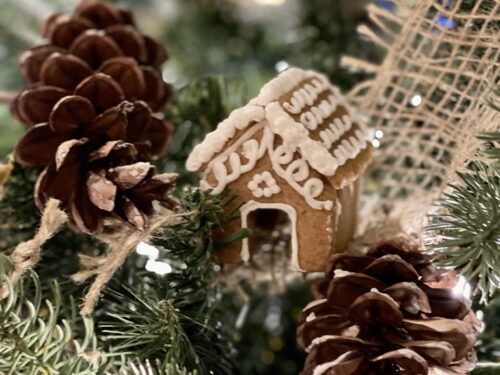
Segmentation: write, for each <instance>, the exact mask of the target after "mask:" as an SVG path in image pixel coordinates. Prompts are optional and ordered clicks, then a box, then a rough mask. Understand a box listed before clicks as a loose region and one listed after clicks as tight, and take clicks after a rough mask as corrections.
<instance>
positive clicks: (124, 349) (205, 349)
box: [97, 189, 234, 375]
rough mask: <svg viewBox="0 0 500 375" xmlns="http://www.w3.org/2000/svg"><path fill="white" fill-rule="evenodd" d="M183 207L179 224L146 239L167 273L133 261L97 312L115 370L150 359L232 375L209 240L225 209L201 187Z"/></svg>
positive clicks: (188, 196) (186, 198)
mask: <svg viewBox="0 0 500 375" xmlns="http://www.w3.org/2000/svg"><path fill="white" fill-rule="evenodd" d="M181 206H182V207H183V208H184V210H185V213H184V214H183V215H182V220H180V221H179V222H178V223H177V224H174V225H172V226H169V227H166V228H164V229H163V230H162V231H160V232H159V233H157V234H156V235H155V237H154V238H153V239H152V241H151V244H152V245H153V246H154V247H156V248H157V249H158V251H159V252H160V257H159V259H158V260H157V261H162V262H166V263H168V264H170V265H171V267H172V269H173V270H172V272H171V273H169V274H167V275H165V276H163V277H161V276H157V275H155V274H152V273H146V272H144V271H137V266H138V264H140V259H134V257H131V258H130V259H129V263H128V264H127V265H126V266H125V267H124V269H123V271H122V273H121V274H119V275H117V278H115V280H114V282H113V283H112V284H111V286H110V288H109V289H108V291H107V292H106V294H105V295H104V297H103V299H102V303H101V307H100V309H99V311H98V312H97V313H98V314H101V313H104V312H105V313H106V317H104V318H103V319H102V321H101V324H99V330H100V335H99V337H100V339H101V342H102V343H103V346H104V348H105V350H106V352H107V353H108V354H107V356H108V357H109V358H110V361H111V363H112V364H113V368H116V369H121V368H122V367H123V366H126V365H127V363H131V362H132V363H134V362H140V363H144V361H146V360H149V361H152V362H153V361H156V362H157V363H158V364H159V365H160V368H162V369H163V368H166V366H167V365H169V364H170V365H171V364H176V365H179V366H181V367H182V368H185V369H187V370H190V371H194V370H197V371H198V373H199V375H209V374H221V375H224V374H227V375H229V374H232V373H234V366H233V363H232V348H231V346H230V339H229V338H228V334H227V333H226V332H224V331H223V330H222V328H223V327H222V326H224V327H226V326H228V325H223V324H221V321H222V316H223V312H222V311H221V310H220V304H221V301H220V299H221V289H220V285H219V284H218V282H217V271H216V265H215V263H214V251H215V250H214V249H215V244H214V243H213V240H212V230H213V229H214V228H215V227H217V226H218V225H219V215H221V214H222V213H223V211H224V209H223V207H222V206H221V205H220V198H219V197H214V196H211V195H210V194H208V193H203V192H201V191H200V190H198V189H191V190H184V192H183V195H182V197H181ZM127 285H130V286H127ZM169 374H170V373H169Z"/></svg>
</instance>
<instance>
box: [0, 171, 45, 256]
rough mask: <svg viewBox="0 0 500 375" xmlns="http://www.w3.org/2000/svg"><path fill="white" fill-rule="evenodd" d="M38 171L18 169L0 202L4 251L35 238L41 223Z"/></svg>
mask: <svg viewBox="0 0 500 375" xmlns="http://www.w3.org/2000/svg"><path fill="white" fill-rule="evenodd" d="M36 175H37V173H36V170H35V169H32V168H23V167H21V166H20V165H17V164H16V165H15V166H14V170H13V171H12V175H11V176H10V178H9V179H8V180H7V182H6V184H5V185H4V197H3V199H2V200H0V251H2V250H7V249H10V248H12V247H13V246H15V245H16V244H18V243H19V242H21V241H25V240H27V239H28V238H31V237H33V235H34V234H35V231H36V227H37V225H38V223H39V221H40V215H39V214H38V209H37V208H36V206H35V202H34V199H33V187H34V185H35V181H36Z"/></svg>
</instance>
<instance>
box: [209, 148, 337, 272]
mask: <svg viewBox="0 0 500 375" xmlns="http://www.w3.org/2000/svg"><path fill="white" fill-rule="evenodd" d="M266 172H267V173H269V174H271V176H272V178H273V179H274V181H276V185H277V186H278V187H279V191H277V189H276V188H274V193H273V194H272V195H271V196H269V197H266V196H264V195H259V193H258V192H257V196H256V192H255V189H254V191H252V189H250V188H249V184H250V186H252V184H251V182H252V181H254V182H255V180H256V176H259V175H260V176H262V175H263V174H265V173H266ZM310 175H311V177H315V178H318V179H321V180H322V181H323V183H324V190H323V192H322V193H321V194H320V195H319V196H318V197H317V199H321V200H331V201H333V202H336V201H337V193H336V191H335V189H333V188H332V187H331V185H330V184H329V183H328V181H327V180H325V179H324V178H323V176H321V175H319V174H318V173H317V172H316V171H314V170H310ZM257 180H258V178H257ZM206 181H207V182H208V184H209V185H215V184H216V181H215V177H214V175H213V174H212V173H209V174H208V175H207V176H206ZM257 185H258V187H259V188H265V187H266V186H268V184H266V183H265V182H261V183H259V184H257ZM254 186H255V184H254ZM227 190H228V191H229V194H228V199H230V198H232V197H235V196H236V199H234V200H233V201H232V202H231V203H230V205H229V207H228V208H227V212H232V211H233V210H239V209H240V207H242V205H244V204H245V203H248V202H255V204H256V205H257V206H258V205H261V206H262V208H265V207H266V206H267V207H271V206H270V205H273V204H274V205H275V204H283V205H286V206H287V207H291V208H292V209H293V210H294V211H295V213H296V223H295V229H296V239H297V247H298V253H297V255H296V259H297V262H296V263H298V264H295V268H298V269H301V270H303V271H309V272H313V271H314V272H315V271H324V268H325V265H326V263H327V261H328V259H329V257H330V254H331V253H332V249H333V248H334V246H335V228H337V224H338V223H337V215H336V206H335V204H334V205H333V208H332V210H330V211H327V210H324V209H322V210H318V209H313V208H311V206H310V205H309V204H308V203H307V202H306V201H305V199H304V197H303V196H302V195H300V194H299V193H297V192H296V191H295V190H294V189H293V188H292V187H291V186H290V185H289V184H288V183H287V182H286V181H285V180H284V179H283V178H281V177H279V176H278V175H277V174H276V173H275V172H274V171H273V168H272V164H271V161H270V160H269V157H268V156H267V155H265V156H264V157H262V158H261V159H260V160H259V161H258V162H257V163H256V165H255V167H254V168H253V169H252V170H251V171H249V172H247V173H244V174H242V175H241V176H240V177H239V178H238V179H237V180H236V181H234V182H232V183H230V184H229V185H228V186H227ZM247 207H248V206H247ZM285 211H286V210H285ZM292 224H293V223H292ZM292 226H293V225H292ZM241 227H242V221H241V217H240V218H239V219H237V220H233V221H231V222H230V223H228V224H227V225H226V227H225V228H223V232H221V233H218V236H219V237H223V236H227V235H229V234H231V233H234V232H235V231H237V230H239V229H240V228H241ZM292 238H293V236H292ZM252 251H253V249H251V248H250V249H249V253H250V256H251V255H252ZM241 255H242V241H238V242H235V243H232V244H230V245H229V246H227V247H226V248H224V249H223V250H221V252H220V253H219V257H220V260H221V262H222V263H230V264H234V263H239V262H241V261H242V256H241ZM243 255H244V256H245V254H243ZM292 260H293V259H292Z"/></svg>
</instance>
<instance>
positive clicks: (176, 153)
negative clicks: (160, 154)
mask: <svg viewBox="0 0 500 375" xmlns="http://www.w3.org/2000/svg"><path fill="white" fill-rule="evenodd" d="M244 97H245V85H244V83H243V82H241V81H235V80H227V79H225V78H223V77H221V76H211V77H207V78H204V79H201V80H198V81H194V82H192V83H190V84H188V85H186V86H185V87H184V88H182V89H180V90H179V91H178V92H177V93H176V96H175V98H174V100H173V101H172V103H170V105H169V106H168V108H167V114H166V117H167V118H168V119H169V121H170V122H171V123H172V124H173V125H174V127H175V134H174V137H173V139H172V142H171V147H170V153H169V156H168V158H165V159H163V160H160V162H159V163H160V169H163V170H175V171H176V172H177V173H179V174H180V178H179V181H178V185H177V186H178V187H182V186H184V185H185V184H187V183H191V184H197V177H196V176H195V175H193V174H192V173H189V172H187V171H186V169H185V166H184V164H185V162H186V159H187V157H188V155H189V153H190V152H191V150H192V149H193V147H194V146H195V145H197V144H198V143H200V142H201V141H202V140H203V138H204V137H205V135H206V134H207V133H208V132H211V131H212V130H214V129H215V128H216V127H217V125H218V124H219V123H220V122H221V121H222V120H224V119H225V118H226V117H227V116H228V115H229V113H230V112H231V110H233V109H234V108H237V107H239V106H241V105H243V104H244Z"/></svg>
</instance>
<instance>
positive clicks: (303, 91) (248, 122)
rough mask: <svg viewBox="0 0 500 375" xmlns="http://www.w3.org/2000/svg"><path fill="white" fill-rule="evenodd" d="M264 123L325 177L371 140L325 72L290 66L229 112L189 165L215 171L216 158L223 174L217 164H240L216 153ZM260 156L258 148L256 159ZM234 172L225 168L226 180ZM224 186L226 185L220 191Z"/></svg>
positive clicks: (193, 152) (207, 137)
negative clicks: (338, 108)
mask: <svg viewBox="0 0 500 375" xmlns="http://www.w3.org/2000/svg"><path fill="white" fill-rule="evenodd" d="M338 105H340V106H342V108H343V110H344V111H347V113H344V114H343V115H341V116H340V117H339V116H334V113H336V112H335V111H336V108H337V106H338ZM262 122H265V124H266V126H265V128H266V129H267V130H266V131H267V132H268V133H269V132H271V133H272V134H273V135H278V136H279V137H280V138H281V139H282V144H283V147H284V149H285V150H286V152H288V153H291V154H294V153H296V152H298V153H299V154H300V156H301V158H302V159H303V160H304V161H305V162H306V163H307V164H308V166H309V167H311V168H312V169H314V170H315V171H317V172H318V173H320V174H321V175H323V176H327V177H331V176H334V175H335V174H336V173H337V171H338V169H339V168H340V167H342V166H343V165H345V164H346V163H348V162H349V161H353V160H354V159H356V157H357V156H358V154H360V153H361V152H362V151H363V150H364V149H366V148H367V147H368V146H369V143H370V137H369V135H368V133H367V132H366V131H365V130H364V129H363V128H362V125H361V123H362V120H361V119H360V118H359V116H357V115H356V113H355V112H354V111H353V110H352V109H351V108H350V107H349V105H348V104H347V103H346V102H345V100H344V99H343V97H342V95H341V94H340V92H339V91H338V90H337V89H336V88H335V87H334V86H332V85H331V84H330V82H329V81H328V79H327V78H326V77H325V76H323V75H321V74H319V73H317V72H314V71H305V70H301V69H298V68H290V69H288V70H286V71H284V72H283V73H281V74H280V75H279V76H278V77H276V78H275V79H273V80H271V81H270V82H269V83H267V84H266V85H265V86H264V87H263V88H262V89H261V91H260V93H259V95H258V96H257V97H256V98H254V99H252V100H251V101H250V102H249V103H248V104H247V105H246V106H244V107H242V108H239V109H237V110H235V111H233V112H232V113H231V114H230V116H229V117H228V118H227V119H226V120H224V121H223V122H221V123H220V124H219V126H218V127H217V129H215V130H214V131H213V132H211V133H209V134H208V135H207V136H206V138H205V139H204V141H203V142H202V143H200V144H198V145H197V146H196V147H195V148H194V149H193V151H192V152H191V154H190V155H189V157H188V160H187V163H186V167H187V169H188V170H190V171H199V170H202V169H204V170H205V171H206V172H208V170H207V169H211V168H212V169H214V165H213V159H214V158H215V159H219V160H218V163H217V167H218V170H217V173H218V174H219V175H224V173H225V172H224V171H222V172H221V170H222V169H224V167H222V166H221V165H220V164H221V163H225V162H226V161H228V162H229V164H230V165H231V167H232V168H231V169H233V170H234V169H235V168H234V166H233V164H234V163H238V162H236V161H234V160H231V155H229V154H228V155H225V156H222V157H221V155H220V154H221V153H222V154H223V153H224V152H225V150H226V148H227V147H228V145H230V144H231V143H234V141H235V140H236V138H238V137H240V136H241V135H242V134H244V133H245V131H249V130H251V127H252V125H253V124H256V123H262ZM353 123H356V128H354V127H353ZM348 134H349V137H347V135H348ZM262 143H264V141H262ZM243 146H244V145H243ZM248 147H250V144H249V143H248ZM252 147H253V146H252ZM270 147H272V145H271V146H270ZM232 152H233V153H234V150H232ZM263 154H264V153H263V152H259V157H262V156H263ZM234 158H235V157H233V159H234ZM363 169H364V168H363ZM232 172H234V171H232ZM232 172H231V173H229V172H228V174H230V175H231V178H229V179H227V178H226V177H227V176H224V182H225V183H226V184H227V183H228V182H231V181H230V180H231V179H233V180H234V179H235V178H237V177H239V176H237V174H236V175H235V173H232ZM222 185H224V183H223V184H221V186H219V189H218V190H220V187H222ZM222 188H223V187H222Z"/></svg>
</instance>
